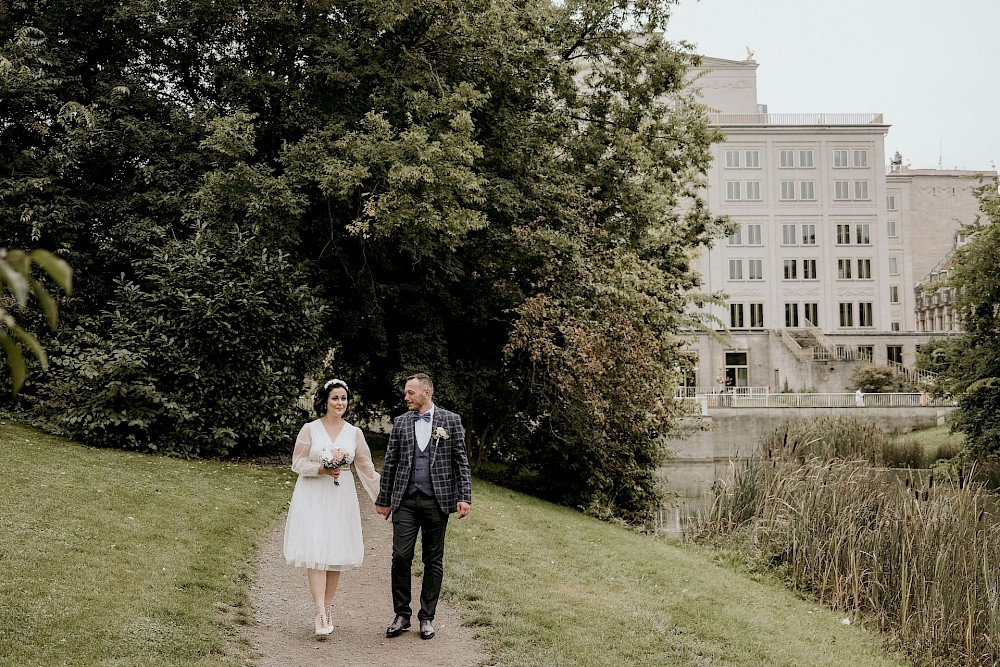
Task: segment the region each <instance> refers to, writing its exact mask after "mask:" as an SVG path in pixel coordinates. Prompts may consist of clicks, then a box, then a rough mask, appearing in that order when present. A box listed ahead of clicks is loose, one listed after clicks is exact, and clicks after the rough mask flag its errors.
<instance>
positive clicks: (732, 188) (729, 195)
mask: <svg viewBox="0 0 1000 667" xmlns="http://www.w3.org/2000/svg"><path fill="white" fill-rule="evenodd" d="M741 185H742V184H741V183H740V182H739V181H726V199H728V200H729V201H736V200H739V199H742V197H740V190H741V189H742V188H741V187H740V186H741Z"/></svg>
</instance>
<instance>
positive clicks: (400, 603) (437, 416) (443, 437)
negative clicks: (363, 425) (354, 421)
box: [375, 373, 472, 639]
mask: <svg viewBox="0 0 1000 667" xmlns="http://www.w3.org/2000/svg"><path fill="white" fill-rule="evenodd" d="M433 395H434V384H433V383H432V382H431V379H430V378H429V377H428V376H427V375H426V374H425V373H417V374H416V375H412V376H410V377H409V378H407V380H406V385H405V387H404V395H403V399H404V400H405V401H406V406H407V407H408V408H410V412H407V413H404V414H402V415H400V416H399V417H396V419H395V421H394V422H393V424H392V433H391V434H390V435H389V445H388V446H387V447H386V451H385V463H384V464H383V466H382V485H381V488H380V489H379V494H378V498H376V499H375V509H376V510H377V511H378V513H379V514H381V515H382V516H383V517H384V518H386V519H388V518H389V514H390V513H391V514H392V605H393V607H394V608H395V611H396V617H395V618H394V619H393V621H392V623H390V624H389V627H388V628H386V631H385V635H386V636H387V637H398V636H399V635H401V634H402V633H403V632H404V631H406V630H409V629H410V614H411V613H412V610H411V609H410V572H411V567H412V565H413V552H414V549H415V547H416V544H417V532H420V534H421V543H420V547H421V551H422V553H423V561H424V577H423V583H422V585H421V589H420V611H418V612H417V618H418V619H419V620H420V638H421V639H430V638H432V637H433V636H434V626H433V624H432V621H433V620H434V612H435V610H436V609H437V601H438V596H439V595H440V593H441V579H442V578H443V576H444V534H445V530H446V529H447V528H448V515H449V514H451V513H452V512H458V518H459V519H461V518H462V517H464V516H465V515H466V514H468V513H469V510H470V509H471V503H472V475H471V473H470V472H469V459H468V457H467V456H466V454H465V429H464V428H462V418H461V417H459V416H458V415H456V414H455V413H454V412H448V411H447V410H445V409H444V408H439V407H437V406H436V405H434V403H433V402H432V401H431V397H432V396H433Z"/></svg>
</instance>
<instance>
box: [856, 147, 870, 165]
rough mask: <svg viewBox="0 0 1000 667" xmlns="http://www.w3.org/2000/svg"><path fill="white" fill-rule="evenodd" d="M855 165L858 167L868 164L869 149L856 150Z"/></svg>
mask: <svg viewBox="0 0 1000 667" xmlns="http://www.w3.org/2000/svg"><path fill="white" fill-rule="evenodd" d="M854 166H855V167H858V168H863V167H867V166H868V151H865V150H860V151H854Z"/></svg>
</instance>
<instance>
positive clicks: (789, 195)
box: [781, 181, 795, 201]
mask: <svg viewBox="0 0 1000 667" xmlns="http://www.w3.org/2000/svg"><path fill="white" fill-rule="evenodd" d="M781 198H782V199H784V200H786V201H787V200H792V199H795V181H782V182H781Z"/></svg>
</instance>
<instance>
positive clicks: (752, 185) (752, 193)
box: [746, 181, 760, 201]
mask: <svg viewBox="0 0 1000 667" xmlns="http://www.w3.org/2000/svg"><path fill="white" fill-rule="evenodd" d="M746 186H747V199H749V200H751V201H760V181H747V183H746Z"/></svg>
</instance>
